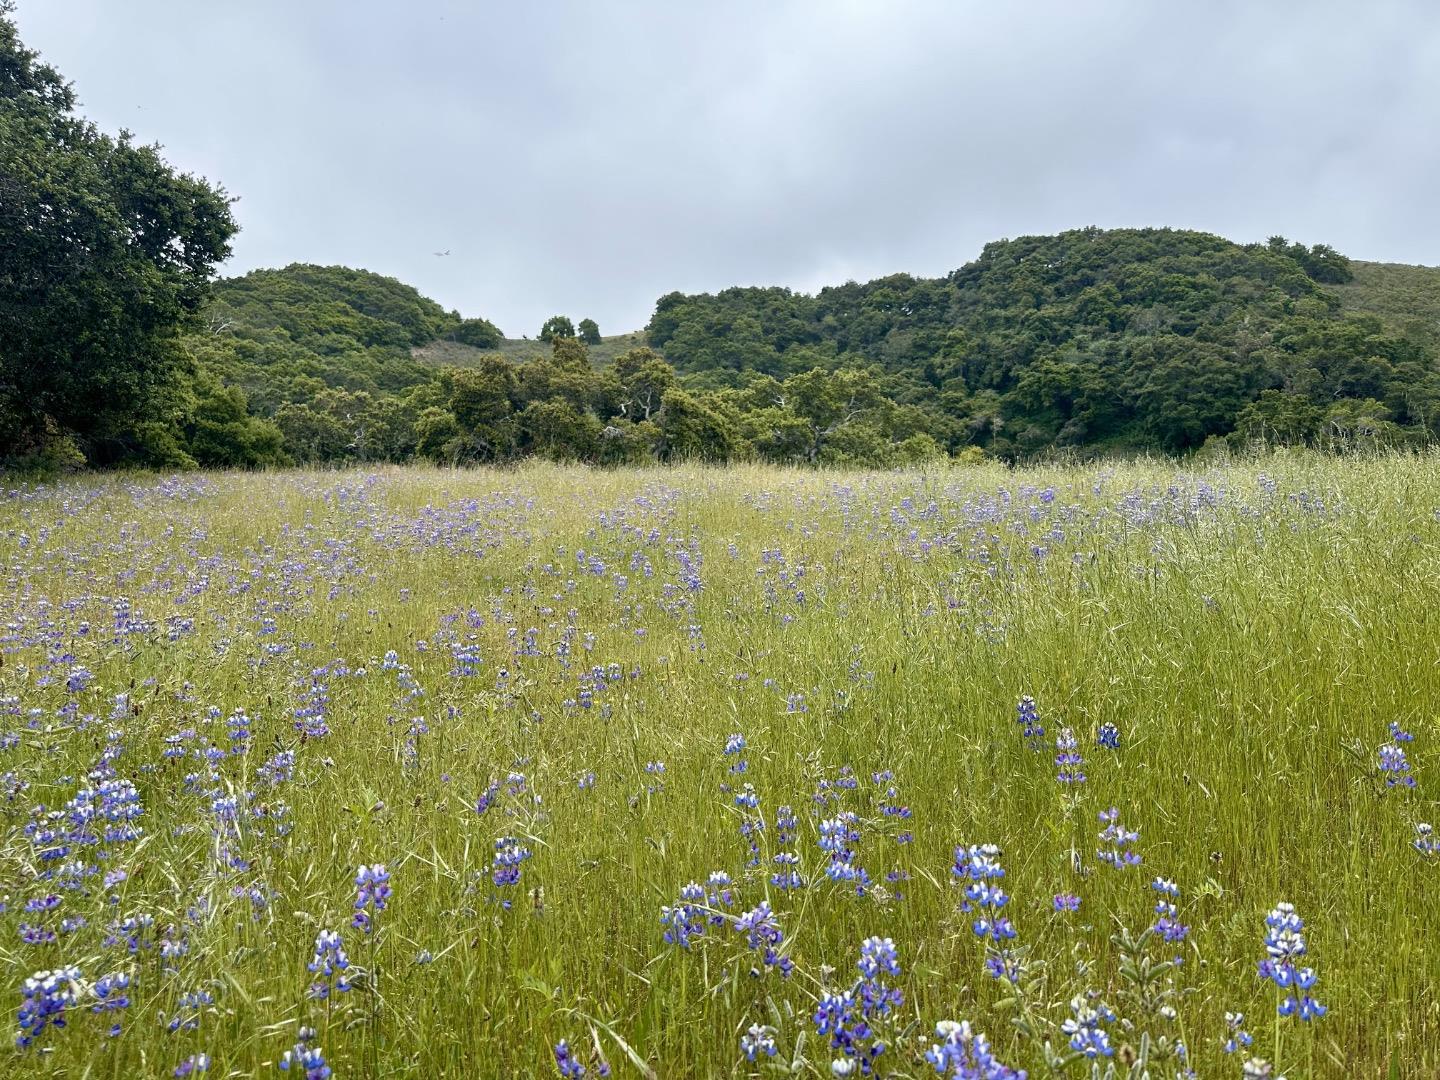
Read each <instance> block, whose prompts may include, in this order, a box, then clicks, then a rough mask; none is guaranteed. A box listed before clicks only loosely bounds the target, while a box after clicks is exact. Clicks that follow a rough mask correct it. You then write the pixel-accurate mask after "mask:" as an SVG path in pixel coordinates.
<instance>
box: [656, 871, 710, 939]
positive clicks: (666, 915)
mask: <svg viewBox="0 0 1440 1080" xmlns="http://www.w3.org/2000/svg"><path fill="white" fill-rule="evenodd" d="M704 903H705V890H704V888H703V887H701V885H700V883H699V882H696V881H692V882H690V883H689V884H688V885H686V886H685V887H684V888H683V889H681V890H680V900H679V902H678V903H676V904H674V905H673V906H667V907H662V908H661V909H660V925H661V926H663V927H665V933H664V934H663V935H661V936H662V938H663V939H664V941H665V943H666V944H667V945H677V946H679V947H680V948H682V949H688V948H689V947H690V943H691V942H692V941H694V940H695V939H696V938H699V937H703V936H704V935H705V927H706V924H707V923H708V922H709V918H708V916H707V913H706V911H705V908H704Z"/></svg>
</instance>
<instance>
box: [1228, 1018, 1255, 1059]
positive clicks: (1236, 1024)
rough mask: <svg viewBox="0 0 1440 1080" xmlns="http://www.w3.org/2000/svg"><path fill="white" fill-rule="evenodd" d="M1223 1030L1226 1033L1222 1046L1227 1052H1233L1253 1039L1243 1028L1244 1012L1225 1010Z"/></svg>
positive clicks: (1246, 1045)
mask: <svg viewBox="0 0 1440 1080" xmlns="http://www.w3.org/2000/svg"><path fill="white" fill-rule="evenodd" d="M1225 1030H1226V1032H1227V1033H1228V1034H1227V1037H1226V1039H1225V1046H1224V1050H1225V1053H1227V1054H1233V1053H1235V1052H1236V1051H1237V1050H1240V1049H1243V1048H1245V1047H1248V1046H1249V1045H1250V1044H1251V1042H1253V1041H1254V1040H1253V1039H1252V1038H1251V1037H1250V1033H1249V1032H1248V1031H1246V1030H1245V1014H1244V1013H1232V1012H1227V1013H1226V1014H1225Z"/></svg>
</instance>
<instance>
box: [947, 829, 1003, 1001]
mask: <svg viewBox="0 0 1440 1080" xmlns="http://www.w3.org/2000/svg"><path fill="white" fill-rule="evenodd" d="M950 872H951V873H952V874H954V875H955V876H956V877H957V878H959V879H960V880H961V881H963V882H965V894H964V899H963V900H962V901H961V902H960V910H961V911H964V912H967V913H974V915H975V921H974V922H973V923H972V924H971V929H972V930H973V931H974V932H975V936H976V937H979V938H983V939H984V940H985V970H986V971H988V972H989V973H990V975H991V977H992V978H996V979H999V978H1005V979H1008V980H1010V981H1011V982H1015V981H1017V979H1018V978H1019V967H1018V962H1017V961H1016V958H1015V956H1014V954H1013V953H1012V952H1011V951H1010V949H1009V947H1008V946H1007V945H1006V942H1008V941H1011V940H1012V939H1014V938H1015V936H1016V931H1015V927H1014V926H1013V925H1012V924H1011V922H1010V920H1009V919H1008V918H1007V917H1006V916H1004V915H1002V914H1000V911H1001V909H1002V908H1003V907H1004V906H1005V905H1006V904H1007V903H1009V902H1010V897H1009V896H1008V895H1007V894H1006V892H1005V890H1004V889H1002V888H1000V886H999V885H997V884H994V883H995V882H997V881H999V879H1000V878H1002V877H1004V876H1005V868H1004V867H1002V866H1001V865H1000V849H999V848H998V847H996V846H995V845H994V844H972V845H970V846H969V847H964V846H963V845H962V846H960V847H957V848H956V849H955V865H954V866H953V867H951V870H950Z"/></svg>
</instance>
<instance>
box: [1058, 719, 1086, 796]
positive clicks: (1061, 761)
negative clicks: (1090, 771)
mask: <svg viewBox="0 0 1440 1080" xmlns="http://www.w3.org/2000/svg"><path fill="white" fill-rule="evenodd" d="M1084 764H1085V759H1084V758H1082V757H1081V756H1080V743H1079V742H1078V741H1077V740H1076V738H1075V732H1073V731H1071V730H1070V729H1069V728H1068V727H1067V728H1061V729H1060V734H1059V735H1057V736H1055V770H1056V771H1055V779H1056V780H1057V781H1058V782H1060V783H1062V784H1083V783H1084V782H1085V774H1084V773H1083V772H1081V771H1080V767H1081V766H1082V765H1084Z"/></svg>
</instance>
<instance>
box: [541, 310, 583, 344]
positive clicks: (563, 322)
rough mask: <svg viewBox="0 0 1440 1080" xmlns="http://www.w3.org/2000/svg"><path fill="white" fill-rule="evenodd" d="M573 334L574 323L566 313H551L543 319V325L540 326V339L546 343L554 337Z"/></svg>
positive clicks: (567, 336) (565, 336) (569, 336)
mask: <svg viewBox="0 0 1440 1080" xmlns="http://www.w3.org/2000/svg"><path fill="white" fill-rule="evenodd" d="M574 336H575V324H574V323H573V322H571V321H570V316H568V315H551V316H550V318H548V319H546V320H545V325H543V326H542V327H540V340H541V341H544V342H547V343H548V342H551V341H554V340H555V339H556V338H573V337H574Z"/></svg>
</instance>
